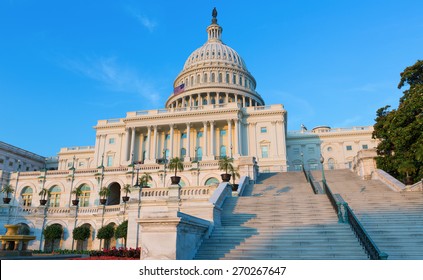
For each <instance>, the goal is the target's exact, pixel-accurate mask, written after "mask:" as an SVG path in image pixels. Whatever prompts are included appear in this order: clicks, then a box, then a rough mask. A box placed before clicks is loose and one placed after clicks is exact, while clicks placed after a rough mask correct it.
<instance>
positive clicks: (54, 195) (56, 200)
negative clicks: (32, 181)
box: [49, 186, 62, 207]
mask: <svg viewBox="0 0 423 280" xmlns="http://www.w3.org/2000/svg"><path fill="white" fill-rule="evenodd" d="M61 192H62V190H61V189H60V187H59V186H53V187H52V188H50V197H49V200H50V203H49V206H50V207H59V206H60V193H61Z"/></svg>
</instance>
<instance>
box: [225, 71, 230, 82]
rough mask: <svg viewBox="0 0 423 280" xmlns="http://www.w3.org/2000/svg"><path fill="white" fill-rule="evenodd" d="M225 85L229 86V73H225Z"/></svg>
mask: <svg viewBox="0 0 423 280" xmlns="http://www.w3.org/2000/svg"><path fill="white" fill-rule="evenodd" d="M225 82H226V83H227V84H229V73H226V81H225Z"/></svg>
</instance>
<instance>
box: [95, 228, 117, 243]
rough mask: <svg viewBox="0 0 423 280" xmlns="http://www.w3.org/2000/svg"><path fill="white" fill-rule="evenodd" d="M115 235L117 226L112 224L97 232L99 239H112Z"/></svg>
mask: <svg viewBox="0 0 423 280" xmlns="http://www.w3.org/2000/svg"><path fill="white" fill-rule="evenodd" d="M114 235H115V228H114V227H113V226H112V225H107V226H104V227H102V228H100V229H99V230H98V232H97V238H98V239H106V240H107V239H111V238H112V237H113V236H114Z"/></svg>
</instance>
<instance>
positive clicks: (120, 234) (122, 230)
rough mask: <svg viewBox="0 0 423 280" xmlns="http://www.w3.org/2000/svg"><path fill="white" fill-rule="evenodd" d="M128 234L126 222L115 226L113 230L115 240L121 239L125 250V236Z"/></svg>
mask: <svg viewBox="0 0 423 280" xmlns="http://www.w3.org/2000/svg"><path fill="white" fill-rule="evenodd" d="M127 234H128V221H127V220H126V221H124V222H123V223H121V224H120V225H118V226H117V228H116V230H115V238H116V239H118V238H123V244H124V246H125V248H126V236H127Z"/></svg>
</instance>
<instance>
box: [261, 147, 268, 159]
mask: <svg viewBox="0 0 423 280" xmlns="http://www.w3.org/2000/svg"><path fill="white" fill-rule="evenodd" d="M261 157H262V158H268V157H269V147H268V146H261Z"/></svg>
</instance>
